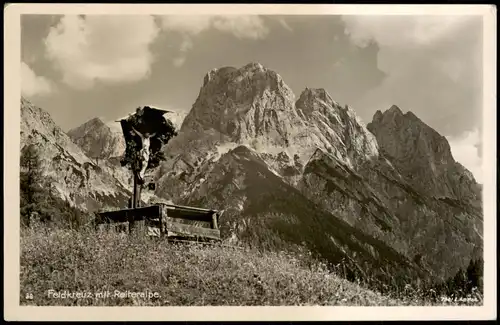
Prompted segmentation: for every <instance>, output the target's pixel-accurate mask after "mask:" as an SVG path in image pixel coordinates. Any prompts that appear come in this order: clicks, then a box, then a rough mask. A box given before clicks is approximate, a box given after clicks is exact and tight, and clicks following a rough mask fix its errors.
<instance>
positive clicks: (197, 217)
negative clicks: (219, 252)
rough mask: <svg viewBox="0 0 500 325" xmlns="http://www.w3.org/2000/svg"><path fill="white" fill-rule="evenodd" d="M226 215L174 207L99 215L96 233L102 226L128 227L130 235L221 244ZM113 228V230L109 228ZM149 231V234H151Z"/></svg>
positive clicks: (110, 212) (167, 205)
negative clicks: (220, 222) (222, 227)
mask: <svg viewBox="0 0 500 325" xmlns="http://www.w3.org/2000/svg"><path fill="white" fill-rule="evenodd" d="M223 212H224V211H217V210H209V209H201V208H195V207H188V206H182V205H174V204H155V205H151V206H146V207H139V208H130V209H123V210H117V211H107V212H99V213H97V214H96V217H95V226H96V229H99V228H102V225H112V224H124V223H128V228H129V232H130V233H141V234H144V235H148V233H149V235H150V236H159V237H166V238H167V239H168V238H175V239H187V240H200V241H204V240H216V241H219V240H220V239H221V237H220V230H219V226H218V225H219V218H220V217H221V215H222V214H223ZM105 228H109V227H105ZM148 231H149V232H148Z"/></svg>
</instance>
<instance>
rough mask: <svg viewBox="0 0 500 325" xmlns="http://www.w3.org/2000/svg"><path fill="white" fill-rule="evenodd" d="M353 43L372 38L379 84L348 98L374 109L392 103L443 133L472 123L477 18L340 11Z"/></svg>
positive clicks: (477, 100) (477, 77) (477, 81)
mask: <svg viewBox="0 0 500 325" xmlns="http://www.w3.org/2000/svg"><path fill="white" fill-rule="evenodd" d="M342 20H343V21H344V23H345V33H346V34H348V35H349V37H350V39H351V41H352V42H353V43H354V44H356V45H358V46H362V47H364V46H366V45H367V44H368V43H369V42H375V43H376V44H377V46H378V54H377V67H378V69H379V70H381V71H383V72H384V73H385V74H386V78H385V79H384V80H383V81H382V83H381V84H379V85H378V86H376V87H374V88H373V89H371V90H370V91H369V92H368V93H365V94H362V95H360V96H359V99H357V102H355V103H353V106H355V107H359V108H360V110H365V111H367V112H371V114H373V113H374V110H375V109H382V110H384V109H387V108H389V107H390V105H392V104H397V105H398V106H400V107H401V108H402V109H403V110H410V111H413V112H415V113H416V115H418V116H419V117H420V118H421V119H422V120H424V121H425V122H427V123H429V124H431V125H432V126H433V127H436V128H437V129H438V131H439V132H440V133H443V134H454V135H457V134H460V133H462V132H463V131H464V130H467V129H471V128H474V127H477V126H478V124H479V123H480V120H481V108H482V41H481V39H482V36H481V28H482V21H481V18H478V17H474V16H472V17H469V16H413V15H407V16H392V15H390V16H372V15H370V16H368V15H360V16H343V17H342Z"/></svg>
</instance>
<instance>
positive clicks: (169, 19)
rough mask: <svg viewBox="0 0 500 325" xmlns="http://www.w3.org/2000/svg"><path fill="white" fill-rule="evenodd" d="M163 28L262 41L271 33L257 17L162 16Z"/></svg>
mask: <svg viewBox="0 0 500 325" xmlns="http://www.w3.org/2000/svg"><path fill="white" fill-rule="evenodd" d="M161 26H162V28H163V29H164V30H172V31H177V32H182V33H185V34H189V35H197V34H199V33H201V32H203V31H205V30H208V29H210V28H214V29H217V30H219V31H222V32H227V33H230V34H233V35H234V36H236V37H238V38H249V39H261V38H265V37H266V36H267V34H268V32H269V30H268V28H267V27H266V26H265V24H264V21H263V20H262V19H261V18H260V17H259V16H255V15H251V16H249V15H234V16H212V15H199V16H188V15H186V16H184V15H176V16H161Z"/></svg>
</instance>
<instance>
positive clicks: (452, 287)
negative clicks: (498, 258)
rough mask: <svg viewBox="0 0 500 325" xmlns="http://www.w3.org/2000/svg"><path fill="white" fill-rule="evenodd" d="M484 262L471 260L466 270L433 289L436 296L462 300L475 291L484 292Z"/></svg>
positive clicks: (479, 259)
mask: <svg viewBox="0 0 500 325" xmlns="http://www.w3.org/2000/svg"><path fill="white" fill-rule="evenodd" d="M483 271H484V261H483V259H482V258H481V257H480V258H473V259H471V260H470V262H469V265H468V266H467V268H466V269H463V268H460V269H459V270H458V271H457V273H455V275H454V276H452V277H449V278H448V279H447V280H445V281H443V282H441V283H438V284H434V285H433V286H432V289H433V290H434V291H435V292H436V295H445V296H447V297H456V298H462V297H466V296H467V295H469V294H472V293H473V292H474V291H477V292H480V293H482V292H483Z"/></svg>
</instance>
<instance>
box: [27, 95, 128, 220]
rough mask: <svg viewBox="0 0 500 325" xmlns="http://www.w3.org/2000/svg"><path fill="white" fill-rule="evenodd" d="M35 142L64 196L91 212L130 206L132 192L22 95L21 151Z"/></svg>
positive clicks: (46, 171) (49, 175) (45, 168)
mask: <svg viewBox="0 0 500 325" xmlns="http://www.w3.org/2000/svg"><path fill="white" fill-rule="evenodd" d="M31 143H32V144H35V145H36V146H37V147H38V148H39V152H40V158H41V166H42V172H43V175H44V177H45V178H48V179H50V182H51V183H52V184H53V186H54V187H55V189H56V192H57V195H58V196H59V197H60V198H62V199H65V200H67V201H69V202H70V203H71V204H73V205H74V206H76V207H78V208H80V209H84V210H88V211H95V210H97V209H101V208H116V207H125V206H126V205H127V200H128V198H129V197H130V191H128V190H127V189H126V188H125V187H124V186H123V184H122V183H120V182H119V181H118V180H117V179H116V178H115V177H114V176H113V175H112V174H110V173H108V172H106V171H105V170H104V169H103V168H101V167H99V166H97V165H96V164H95V163H94V162H93V161H92V160H91V159H89V158H88V157H87V156H86V155H85V153H84V152H83V151H82V149H80V148H79V147H78V146H77V145H76V144H75V143H73V142H72V141H71V139H70V138H69V137H68V135H67V134H66V133H64V132H63V131H62V130H61V129H60V128H59V127H58V126H57V125H56V124H55V123H54V121H53V120H52V118H51V117H50V115H49V114H48V113H47V112H45V111H44V110H42V109H41V108H39V107H36V106H34V105H33V104H31V103H30V102H29V101H28V100H26V99H24V98H22V99H21V148H20V149H21V151H22V150H23V148H24V147H25V146H26V145H28V144H31Z"/></svg>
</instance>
